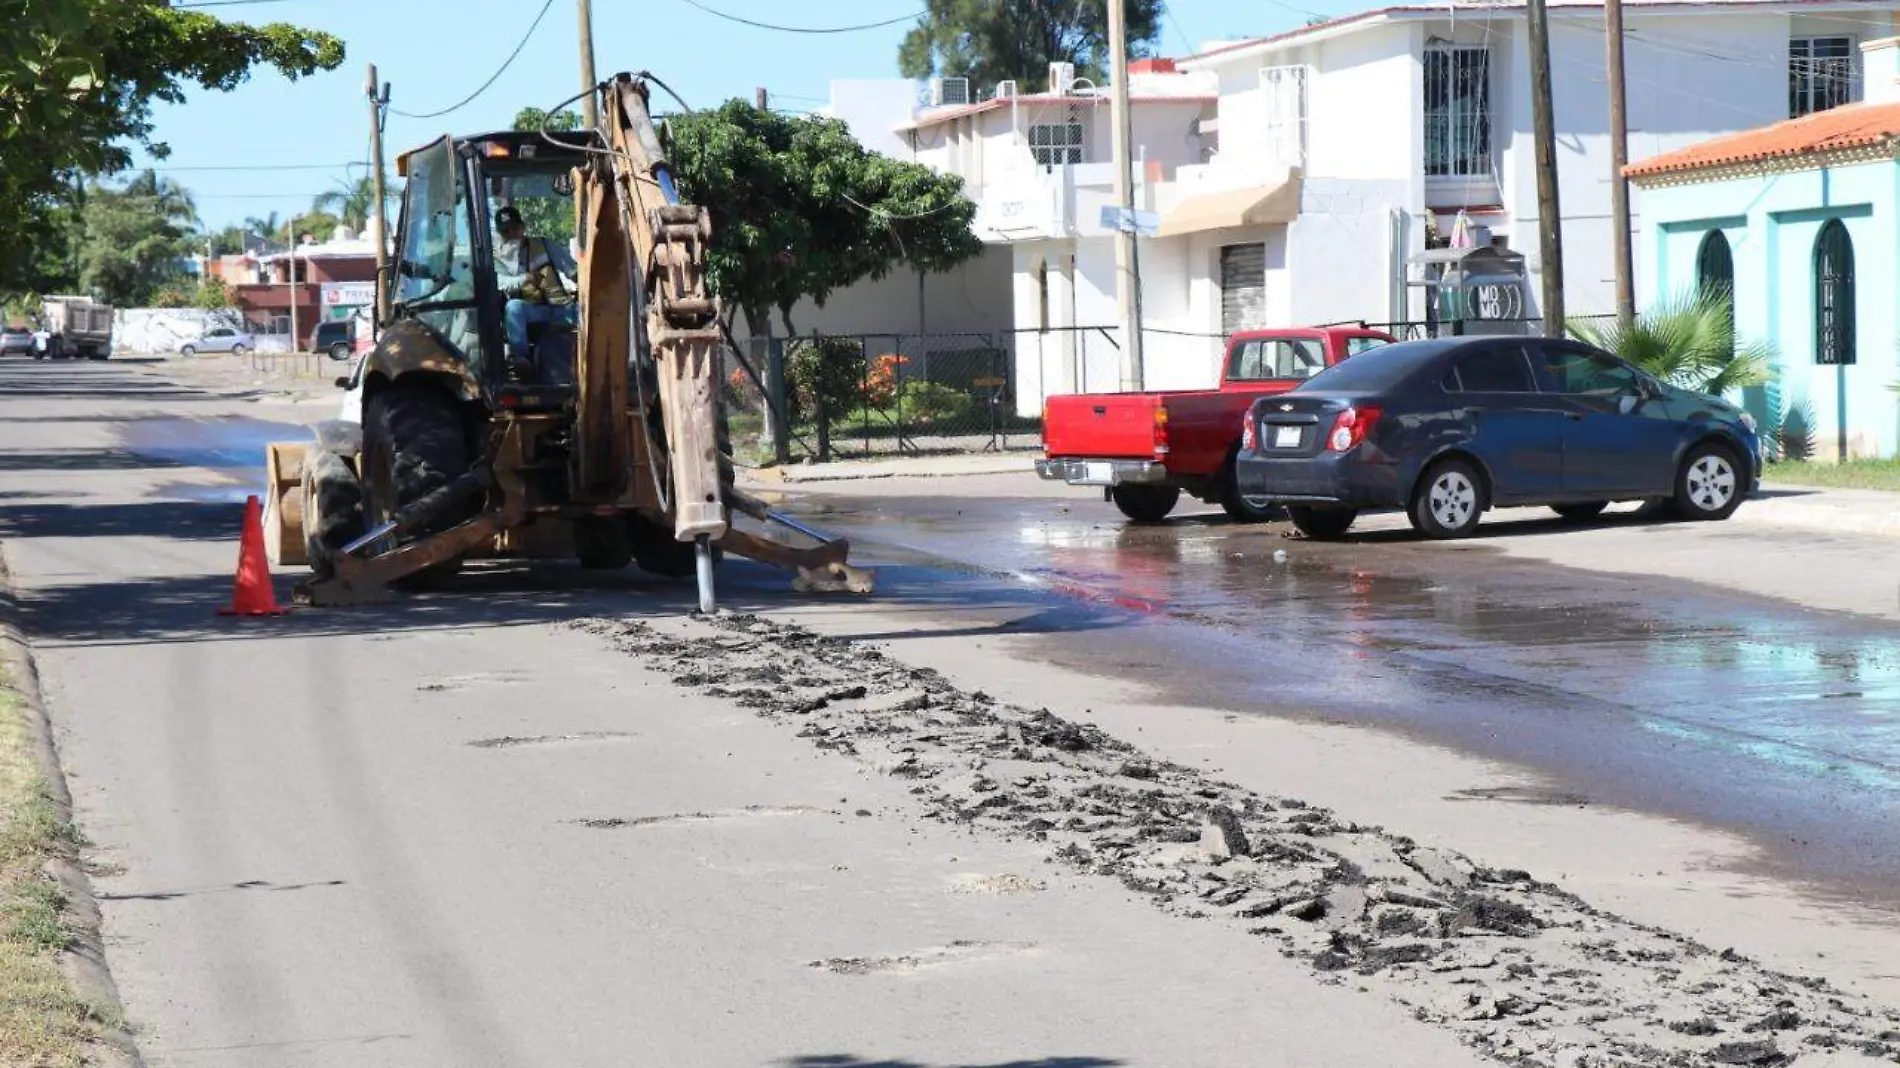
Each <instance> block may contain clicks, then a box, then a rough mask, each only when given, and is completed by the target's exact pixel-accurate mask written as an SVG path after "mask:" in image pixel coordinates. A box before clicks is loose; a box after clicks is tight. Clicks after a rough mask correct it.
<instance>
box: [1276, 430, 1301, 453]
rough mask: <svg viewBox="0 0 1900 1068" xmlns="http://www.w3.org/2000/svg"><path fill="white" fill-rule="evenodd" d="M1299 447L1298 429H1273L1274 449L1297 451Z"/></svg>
mask: <svg viewBox="0 0 1900 1068" xmlns="http://www.w3.org/2000/svg"><path fill="white" fill-rule="evenodd" d="M1299 445H1300V428H1299V427H1297V426H1277V427H1274V428H1273V447H1274V448H1276V449H1297V448H1299Z"/></svg>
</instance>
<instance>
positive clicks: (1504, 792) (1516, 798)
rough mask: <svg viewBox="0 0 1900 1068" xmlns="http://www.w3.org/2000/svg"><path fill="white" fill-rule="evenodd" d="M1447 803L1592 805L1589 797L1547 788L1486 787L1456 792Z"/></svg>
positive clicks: (1446, 797) (1447, 795)
mask: <svg viewBox="0 0 1900 1068" xmlns="http://www.w3.org/2000/svg"><path fill="white" fill-rule="evenodd" d="M1445 800H1447V801H1504V802H1507V803H1510V804H1516V805H1552V806H1559V807H1576V808H1580V807H1582V806H1584V805H1588V804H1589V803H1590V798H1589V797H1588V796H1587V795H1584V794H1579V793H1572V792H1571V791H1568V790H1558V789H1554V788H1552V787H1547V786H1484V787H1475V786H1474V787H1472V788H1471V789H1468V790H1455V791H1453V792H1451V793H1449V794H1446V795H1445Z"/></svg>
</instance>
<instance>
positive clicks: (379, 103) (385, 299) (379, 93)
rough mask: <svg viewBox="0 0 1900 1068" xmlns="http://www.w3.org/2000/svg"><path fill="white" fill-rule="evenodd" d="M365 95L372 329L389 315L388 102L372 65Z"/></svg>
mask: <svg viewBox="0 0 1900 1068" xmlns="http://www.w3.org/2000/svg"><path fill="white" fill-rule="evenodd" d="M364 89H365V91H367V92H368V94H369V165H370V167H372V168H373V170H371V171H370V184H371V186H372V187H373V188H374V189H375V191H376V206H375V208H374V209H373V211H372V214H371V218H372V219H374V220H375V225H374V228H373V229H374V233H375V239H376V321H375V324H374V329H377V330H380V329H382V325H383V323H384V322H385V321H386V320H388V318H389V290H390V288H391V282H392V279H391V278H390V277H389V223H388V220H386V219H385V218H384V217H383V212H384V211H385V210H387V207H388V204H389V190H388V188H387V187H386V186H385V184H384V180H383V105H384V104H386V103H388V102H389V93H388V90H386V89H383V88H382V83H381V82H379V81H378V80H377V78H376V64H374V63H371V64H370V65H369V79H368V81H367V82H366V83H365V85H364Z"/></svg>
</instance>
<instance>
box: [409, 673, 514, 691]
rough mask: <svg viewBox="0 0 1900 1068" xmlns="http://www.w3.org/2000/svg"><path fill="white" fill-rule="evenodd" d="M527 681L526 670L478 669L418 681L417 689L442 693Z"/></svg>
mask: <svg viewBox="0 0 1900 1068" xmlns="http://www.w3.org/2000/svg"><path fill="white" fill-rule="evenodd" d="M527 681H528V676H527V673H526V672H521V671H478V672H474V673H472V674H468V675H441V676H438V677H436V678H433V679H429V680H428V681H426V682H422V683H418V684H417V686H416V689H417V690H419V691H420V692H422V693H442V692H445V691H448V690H468V689H473V688H475V687H477V686H510V685H513V684H515V683H518V682H527Z"/></svg>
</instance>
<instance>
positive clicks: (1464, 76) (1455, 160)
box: [1425, 47, 1491, 178]
mask: <svg viewBox="0 0 1900 1068" xmlns="http://www.w3.org/2000/svg"><path fill="white" fill-rule="evenodd" d="M1425 175H1426V177H1429V178H1488V177H1490V176H1491V53H1490V51H1489V50H1487V49H1484V48H1455V47H1442V48H1440V47H1435V48H1428V49H1426V50H1425Z"/></svg>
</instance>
